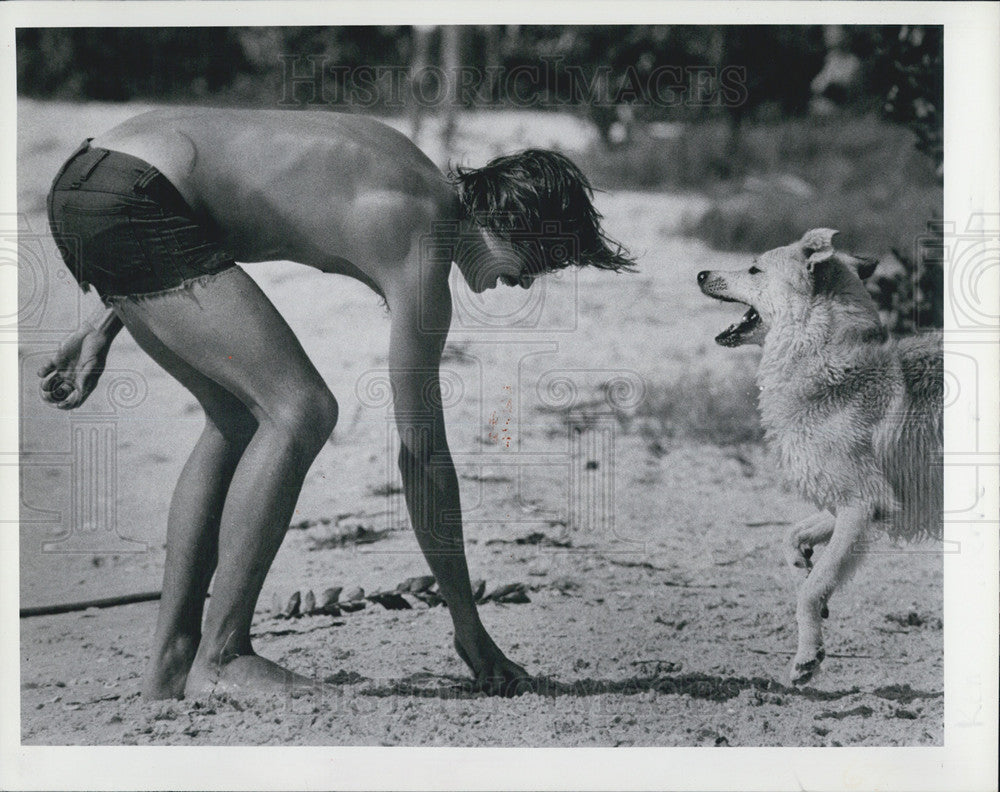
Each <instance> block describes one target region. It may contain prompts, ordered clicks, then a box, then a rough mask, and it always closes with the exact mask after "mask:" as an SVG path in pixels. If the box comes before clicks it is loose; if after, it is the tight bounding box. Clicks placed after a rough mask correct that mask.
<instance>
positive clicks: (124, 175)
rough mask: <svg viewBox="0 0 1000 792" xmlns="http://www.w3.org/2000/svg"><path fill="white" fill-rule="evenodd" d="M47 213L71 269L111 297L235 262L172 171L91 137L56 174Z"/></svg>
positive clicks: (173, 286)
mask: <svg viewBox="0 0 1000 792" xmlns="http://www.w3.org/2000/svg"><path fill="white" fill-rule="evenodd" d="M48 214H49V227H50V229H51V231H52V236H53V237H54V238H55V240H56V244H57V245H58V246H59V252H60V254H61V255H62V258H63V261H64V262H65V263H66V266H67V267H68V268H69V270H70V272H71V273H72V274H73V277H75V278H76V280H77V282H78V283H79V284H80V286H81V287H82V288H83V290H84V291H87V290H88V289H89V288H90V287H91V286H93V287H94V288H95V289H96V290H97V293H98V294H99V295H100V296H101V299H102V300H103V301H104V303H105V304H107V305H112V304H114V302H115V301H117V300H120V299H127V298H141V297H144V296H153V295H157V294H161V293H163V292H169V291H173V290H177V289H184V288H187V287H189V286H190V285H191V284H193V283H197V282H205V281H206V280H209V279H211V278H212V277H214V276H216V275H218V274H219V273H221V272H225V271H226V270H229V269H231V268H233V267H235V266H236V262H235V261H234V260H233V257H232V255H231V254H230V253H228V252H227V251H226V250H225V249H224V248H223V246H222V245H221V244H220V240H219V234H218V233H217V231H215V230H214V229H213V228H212V226H211V223H209V222H207V221H205V220H204V219H201V218H198V217H196V215H195V212H194V211H193V210H192V209H191V207H190V206H189V205H188V203H187V201H185V200H184V198H183V196H182V195H181V194H180V193H179V192H178V191H177V188H176V187H174V186H173V185H172V184H171V183H170V182H169V181H168V180H167V178H166V176H164V175H163V174H162V173H160V172H159V171H158V170H157V169H156V168H155V167H153V166H152V165H150V164H149V163H148V162H145V161H143V160H141V159H139V158H138V157H133V156H131V155H129V154H122V153H120V152H117V151H109V150H107V149H102V148H94V147H91V145H90V139H88V140H86V141H85V142H84V143H83V144H82V145H81V146H80V148H78V149H77V150H76V151H75V152H74V153H73V155H72V156H71V157H70V158H69V159H68V160H67V161H66V164H65V165H63V167H62V169H61V170H60V171H59V174H58V175H57V176H56V178H55V181H53V183H52V189H51V190H50V191H49V196H48Z"/></svg>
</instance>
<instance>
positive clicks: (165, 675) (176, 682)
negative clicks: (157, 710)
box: [142, 636, 198, 699]
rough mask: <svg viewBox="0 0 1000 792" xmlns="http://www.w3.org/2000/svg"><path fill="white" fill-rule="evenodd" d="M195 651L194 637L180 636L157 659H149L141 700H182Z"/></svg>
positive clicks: (196, 644)
mask: <svg viewBox="0 0 1000 792" xmlns="http://www.w3.org/2000/svg"><path fill="white" fill-rule="evenodd" d="M197 651H198V639H197V638H196V637H194V636H181V637H178V638H175V639H174V640H173V641H172V643H171V644H170V645H169V646H168V647H166V648H165V649H164V650H163V651H162V653H161V654H160V655H159V656H158V657H152V658H150V660H149V665H148V666H147V667H146V674H145V676H144V677H143V681H142V695H143V698H146V699H166V698H182V697H183V696H184V685H185V683H186V682H187V678H188V672H189V671H190V670H191V663H193V662H194V656H195V653H196V652H197Z"/></svg>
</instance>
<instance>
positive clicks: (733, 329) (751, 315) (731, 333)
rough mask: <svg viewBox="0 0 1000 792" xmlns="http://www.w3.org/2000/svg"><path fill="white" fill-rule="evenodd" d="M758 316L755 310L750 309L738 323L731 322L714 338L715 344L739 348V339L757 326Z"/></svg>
mask: <svg viewBox="0 0 1000 792" xmlns="http://www.w3.org/2000/svg"><path fill="white" fill-rule="evenodd" d="M759 321H760V314H758V313H757V309H756V308H750V309H749V310H748V311H747V312H746V313H745V314H743V316H741V317H740V319H739V321H737V322H733V323H732V324H731V325H729V327H727V328H726V329H725V330H723V331H722V332H721V333H719V334H718V335H717V336H716V337H715V343H717V344H719V345H721V346H739V343H740V337H741V336H742V335H743V334H744V333H746V332H749V331H750V330H752V329H753V328H754V327H756V326H757V323H758V322H759Z"/></svg>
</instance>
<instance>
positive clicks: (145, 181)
mask: <svg viewBox="0 0 1000 792" xmlns="http://www.w3.org/2000/svg"><path fill="white" fill-rule="evenodd" d="M159 175H160V172H159V171H158V170H157V169H156V168H155V167H150V168H147V169H146V171H145V172H144V173H143V174H142V176H140V177H139V178H138V179H136V180H135V184H133V185H132V189H133V190H136V191H138V192H143V191H145V189H146V188H147V187H148V186H149V185H150V184H151V183H152V182H153V180H154V179H156V178H157V177H158V176H159Z"/></svg>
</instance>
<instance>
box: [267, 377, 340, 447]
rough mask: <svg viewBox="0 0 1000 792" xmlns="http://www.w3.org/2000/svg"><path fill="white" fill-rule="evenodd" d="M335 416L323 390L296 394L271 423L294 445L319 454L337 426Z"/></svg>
mask: <svg viewBox="0 0 1000 792" xmlns="http://www.w3.org/2000/svg"><path fill="white" fill-rule="evenodd" d="M338 414H339V407H338V405H337V400H336V399H335V398H334V396H333V394H332V393H330V391H329V389H327V388H325V387H324V388H317V389H315V390H310V391H307V392H302V393H300V394H298V396H297V398H296V399H295V400H294V401H293V402H291V403H289V404H285V405H283V406H282V407H281V408H279V409H277V410H276V411H275V412H274V414H273V415H272V419H273V420H274V422H275V424H277V426H278V427H279V428H280V429H281V430H283V431H284V432H286V433H287V435H288V437H289V439H290V440H291V441H292V442H294V443H295V444H296V445H300V446H304V447H307V448H309V449H312V450H319V449H320V448H322V446H323V443H325V442H326V440H327V439H328V438H329V437H330V434H331V433H332V432H333V429H334V427H335V426H336V425H337V416H338Z"/></svg>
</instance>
